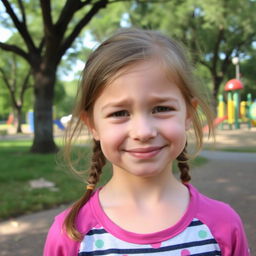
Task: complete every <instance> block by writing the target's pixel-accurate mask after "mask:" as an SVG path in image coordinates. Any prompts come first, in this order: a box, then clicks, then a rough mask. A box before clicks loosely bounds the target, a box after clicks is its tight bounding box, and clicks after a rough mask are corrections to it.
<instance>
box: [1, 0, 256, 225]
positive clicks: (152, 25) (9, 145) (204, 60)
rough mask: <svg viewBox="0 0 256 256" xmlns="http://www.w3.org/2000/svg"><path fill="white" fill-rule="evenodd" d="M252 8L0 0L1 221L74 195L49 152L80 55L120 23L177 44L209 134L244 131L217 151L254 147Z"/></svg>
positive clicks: (77, 189) (229, 1)
mask: <svg viewBox="0 0 256 256" xmlns="http://www.w3.org/2000/svg"><path fill="white" fill-rule="evenodd" d="M255 13H256V1H255V0H242V1H241V0H208V1H205V0H147V1H143V0H83V1H82V0H58V1H57V0H52V1H50V0H40V1H39V0H38V1H37V0H33V1H32V0H24V1H22V0H18V1H13V0H1V1H0V163H1V164H0V195H1V196H0V205H1V207H0V220H6V219H9V218H10V217H16V216H19V215H22V214H25V213H31V212H36V211H40V210H43V209H49V208H52V207H54V206H58V205H61V204H66V203H70V202H72V201H73V200H75V199H77V198H78V197H79V195H80V194H81V193H82V192H83V190H84V187H83V184H82V182H80V183H79V182H78V180H77V179H74V178H73V177H71V175H70V174H69V172H68V171H67V170H66V169H65V168H63V167H62V166H60V165H59V164H56V162H58V160H57V159H58V158H57V157H56V156H57V154H56V152H58V151H59V149H61V147H62V139H61V138H62V135H63V133H64V131H65V127H66V125H67V123H68V121H69V119H70V115H71V111H72V107H73V104H74V99H75V95H76V90H77V86H78V85H79V80H80V75H81V70H82V69H83V67H84V64H85V62H86V59H87V57H88V54H89V53H90V52H91V51H92V50H93V49H95V48H96V47H97V45H99V43H100V42H102V41H103V40H104V39H106V38H107V37H108V36H109V35H111V34H112V33H113V32H114V31H116V30H117V29H119V28H121V27H140V28H145V29H153V30H160V31H162V32H163V33H165V34H166V35H169V36H170V37H173V38H175V39H177V40H178V41H180V42H182V43H183V44H184V46H185V47H186V48H187V49H188V52H189V56H190V59H191V61H192V63H193V65H194V67H195V74H196V76H197V78H198V81H199V82H200V83H202V84H203V85H204V89H205V91H204V92H202V93H205V95H207V97H209V96H210V99H211V101H210V102H211V104H212V107H213V109H214V111H215V113H216V119H215V125H216V126H218V129H219V130H218V131H219V132H217V136H222V135H223V134H224V133H223V132H225V134H224V135H223V136H226V137H227V138H236V136H238V135H236V134H238V133H239V136H240V135H242V136H243V135H244V136H246V140H233V143H231V144H232V145H231V144H230V145H229V144H228V143H227V144H223V146H220V145H222V142H224V140H223V139H221V138H222V137H220V139H219V140H218V137H217V143H216V148H217V149H218V150H226V151H227V150H228V151H241V152H254V153H255V152H256V146H255V144H253V143H249V142H253V141H255V139H256V130H255V125H256V123H255V122H256V121H255V120H256V106H255V104H256V102H255V99H256V72H255V61H256V30H255V28H256V15H255ZM234 79H235V80H234ZM236 86H240V87H239V88H237V89H235V91H232V88H233V89H234V87H236ZM206 130H207V127H206ZM229 134H230V136H228V135H229ZM231 140H232V139H231ZM234 141H235V142H234ZM246 141H247V142H248V143H247V142H246ZM209 145H210V144H208V145H207V147H208V149H209V147H210V146H209ZM84 154H85V155H86V156H88V154H89V150H88V148H87V147H85V149H84ZM86 161H87V157H85V162H86ZM205 161H207V160H206V159H204V158H198V159H197V160H196V162H194V164H195V165H200V164H203V163H204V162H205ZM82 164H83V163H82ZM107 168H108V167H107ZM108 173H109V172H108V171H106V174H105V176H104V177H103V181H102V182H104V180H106V179H107V178H108V175H109V174H108Z"/></svg>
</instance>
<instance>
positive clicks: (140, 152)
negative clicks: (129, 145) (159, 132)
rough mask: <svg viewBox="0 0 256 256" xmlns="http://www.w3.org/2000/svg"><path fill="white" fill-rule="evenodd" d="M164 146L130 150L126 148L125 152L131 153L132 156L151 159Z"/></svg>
mask: <svg viewBox="0 0 256 256" xmlns="http://www.w3.org/2000/svg"><path fill="white" fill-rule="evenodd" d="M164 147H165V146H162V147H147V148H134V149H129V150H124V151H125V152H127V153H129V154H130V155H131V156H133V157H136V158H139V159H150V158H153V157H154V156H156V155H157V154H158V153H159V152H160V151H161V149H162V148H164Z"/></svg>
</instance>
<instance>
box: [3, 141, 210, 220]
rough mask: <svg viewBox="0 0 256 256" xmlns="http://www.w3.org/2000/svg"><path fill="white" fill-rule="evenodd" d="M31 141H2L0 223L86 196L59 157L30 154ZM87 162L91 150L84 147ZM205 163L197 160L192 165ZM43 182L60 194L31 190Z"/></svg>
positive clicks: (81, 186)
mask: <svg viewBox="0 0 256 256" xmlns="http://www.w3.org/2000/svg"><path fill="white" fill-rule="evenodd" d="M30 145H31V142H30V141H28V140H15V141H11V140H6V141H0V162H1V165H0V195H1V197H0V205H1V207H0V220H3V219H7V218H10V217H15V216H18V215H21V214H25V213H31V212H35V211H40V210H43V209H48V208H52V207H54V206H57V205H60V204H65V203H70V202H72V201H74V200H76V199H78V198H79V197H80V196H81V195H82V194H83V192H84V183H82V182H81V181H80V180H79V179H78V178H77V177H76V176H74V175H72V174H71V173H70V172H69V171H68V170H66V169H65V168H64V167H63V166H62V167H61V166H60V164H58V163H57V157H56V155H40V154H31V153H29V152H28V151H29V147H30ZM84 150H85V152H84V155H85V161H84V164H85V165H86V162H87V160H88V159H90V157H89V151H90V150H89V149H88V147H86V146H85V147H84ZM205 162H206V159H204V158H197V159H196V160H195V161H193V163H192V164H193V165H199V164H203V163H205ZM110 173H111V172H110V167H109V166H107V167H106V168H105V170H104V172H103V175H102V179H101V184H103V183H105V182H106V180H108V178H109V176H110ZM40 178H44V179H45V180H47V181H51V182H54V183H55V184H56V188H57V191H51V190H50V189H49V188H41V189H31V188H30V185H29V181H31V180H35V179H40Z"/></svg>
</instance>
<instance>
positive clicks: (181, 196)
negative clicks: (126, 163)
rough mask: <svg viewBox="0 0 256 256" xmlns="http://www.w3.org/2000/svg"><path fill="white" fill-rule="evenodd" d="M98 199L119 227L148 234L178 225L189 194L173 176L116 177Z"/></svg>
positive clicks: (185, 208)
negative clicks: (122, 178)
mask: <svg viewBox="0 0 256 256" xmlns="http://www.w3.org/2000/svg"><path fill="white" fill-rule="evenodd" d="M99 199H100V203H101V206H102V208H103V210H104V212H105V214H106V215H107V216H108V217H109V218H110V219H111V220H112V221H113V222H114V223H116V224H117V225H118V226H119V227H121V228H123V229H124V230H127V231H131V232H134V233H141V234H146V233H154V232H158V231H161V230H164V229H166V228H168V227H171V226H173V225H175V224H176V223H177V222H178V221H179V220H180V219H181V218H182V216H183V215H184V213H185V212H186V210H187V207H188V205H189V200H190V196H189V191H188V189H187V188H186V187H185V186H184V185H183V184H181V183H180V182H179V181H177V180H176V179H175V178H174V177H173V176H172V175H171V176H170V177H169V179H166V180H165V181H163V180H157V181H156V180H155V179H154V180H153V179H147V180H145V179H139V180H136V181H135V180H133V182H131V180H129V182H128V181H127V182H124V181H122V180H120V179H119V180H116V179H115V177H113V178H112V179H111V180H110V182H109V183H108V184H106V185H105V186H104V187H103V188H102V190H100V194H99ZM152 219H153V220H154V221H153V222H152Z"/></svg>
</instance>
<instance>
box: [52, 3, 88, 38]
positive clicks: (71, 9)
mask: <svg viewBox="0 0 256 256" xmlns="http://www.w3.org/2000/svg"><path fill="white" fill-rule="evenodd" d="M87 2H90V1H85V2H84V3H81V1H80V0H67V1H66V3H65V6H64V7H63V9H62V11H61V14H60V16H59V19H58V21H57V22H56V24H55V31H56V32H57V33H58V34H59V35H64V33H65V31H66V29H67V26H68V24H69V22H70V21H71V19H72V17H73V16H74V13H75V12H76V11H77V10H79V9H80V8H81V7H83V6H85V5H86V4H88V3H87Z"/></svg>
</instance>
